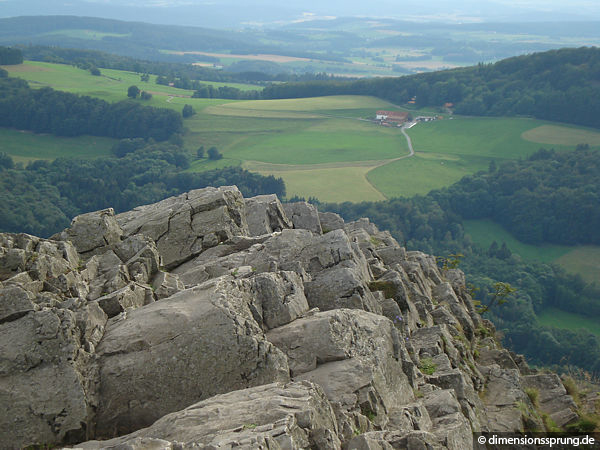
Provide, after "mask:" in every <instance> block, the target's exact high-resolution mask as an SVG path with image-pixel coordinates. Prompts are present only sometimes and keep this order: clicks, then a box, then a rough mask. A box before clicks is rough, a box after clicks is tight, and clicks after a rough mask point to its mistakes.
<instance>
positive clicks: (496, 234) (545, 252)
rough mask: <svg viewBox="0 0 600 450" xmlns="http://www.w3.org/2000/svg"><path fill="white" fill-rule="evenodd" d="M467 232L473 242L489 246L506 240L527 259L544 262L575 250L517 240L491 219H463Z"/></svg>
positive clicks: (510, 247)
mask: <svg viewBox="0 0 600 450" xmlns="http://www.w3.org/2000/svg"><path fill="white" fill-rule="evenodd" d="M463 226H464V228H465V233H467V234H469V235H470V236H471V238H472V239H473V242H475V243H477V244H479V245H481V246H482V247H483V248H488V247H489V246H490V245H491V244H492V242H494V241H496V243H497V244H498V245H502V243H503V242H506V245H507V246H508V248H509V249H510V250H511V251H512V252H513V253H517V254H518V255H519V256H521V257H522V258H523V259H525V260H529V261H534V260H535V261H541V262H543V263H552V262H555V261H556V259H557V258H560V257H561V256H564V255H566V254H568V253H569V252H571V251H573V249H574V248H575V247H570V246H567V245H553V244H545V245H539V246H538V245H531V244H525V243H523V242H521V241H519V240H517V239H516V238H515V237H514V236H513V235H512V234H510V233H509V232H508V231H506V230H505V229H504V228H503V227H502V225H499V224H497V223H496V222H494V221H492V220H489V219H481V220H465V221H463Z"/></svg>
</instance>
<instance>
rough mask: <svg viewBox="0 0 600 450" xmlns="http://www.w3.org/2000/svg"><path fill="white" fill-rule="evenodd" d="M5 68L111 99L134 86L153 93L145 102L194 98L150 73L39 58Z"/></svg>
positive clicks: (178, 103)
mask: <svg viewBox="0 0 600 450" xmlns="http://www.w3.org/2000/svg"><path fill="white" fill-rule="evenodd" d="M3 68H4V69H5V70H7V71H8V72H9V74H10V76H14V77H19V78H23V79H24V80H27V81H28V82H29V83H30V85H31V86H32V87H43V86H50V87H52V88H54V89H58V90H61V91H66V92H72V93H75V94H82V95H90V96H92V97H98V98H102V99H103V100H106V101H110V102H115V101H119V100H125V99H127V88H128V87H129V86H131V85H135V86H137V87H138V88H140V90H142V91H148V92H150V93H152V94H153V98H152V99H150V100H148V101H144V102H143V103H144V104H147V105H151V106H160V107H171V108H173V109H178V110H181V108H182V106H183V105H184V104H185V103H190V100H192V99H190V98H187V97H191V96H192V94H193V93H194V92H193V91H190V90H185V89H177V88H174V87H171V86H163V85H159V84H156V76H154V75H150V79H149V81H147V82H144V81H141V79H140V75H139V74H137V73H134V72H126V71H123V70H112V69H103V68H101V69H100V71H101V75H100V76H94V75H92V74H91V73H90V72H89V71H88V70H83V69H79V68H77V67H74V66H70V65H66V64H52V63H45V62H38V61H25V63H24V64H20V65H17V66H3ZM207 84H212V85H214V86H215V87H219V86H231V87H236V88H238V89H242V90H260V89H261V87H258V86H253V85H248V84H238V83H214V82H207ZM167 100H169V101H167ZM140 101H141V100H140ZM193 101H194V102H195V103H197V104H199V105H203V106H207V105H210V104H221V103H223V102H224V100H221V99H216V100H213V99H193Z"/></svg>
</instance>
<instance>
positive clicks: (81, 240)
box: [52, 208, 123, 255]
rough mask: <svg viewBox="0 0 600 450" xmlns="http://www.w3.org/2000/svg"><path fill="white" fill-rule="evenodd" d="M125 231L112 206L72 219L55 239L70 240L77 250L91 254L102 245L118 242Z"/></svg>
mask: <svg viewBox="0 0 600 450" xmlns="http://www.w3.org/2000/svg"><path fill="white" fill-rule="evenodd" d="M122 234H123V232H122V230H121V227H120V226H119V224H118V223H117V220H116V219H115V211H114V210H113V209H112V208H108V209H103V210H101V211H94V212H90V213H87V214H81V215H80V216H77V217H75V218H74V219H73V220H72V221H71V226H70V227H69V228H67V229H66V230H64V231H62V232H61V233H59V234H58V235H55V236H53V237H52V238H53V239H56V240H61V241H70V242H71V243H72V244H73V245H74V246H75V248H76V249H77V252H78V253H80V254H86V255H90V254H92V253H93V252H94V251H95V250H98V249H100V248H102V247H105V246H109V245H112V244H116V243H117V242H119V241H120V240H121V236H122Z"/></svg>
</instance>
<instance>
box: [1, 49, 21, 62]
mask: <svg viewBox="0 0 600 450" xmlns="http://www.w3.org/2000/svg"><path fill="white" fill-rule="evenodd" d="M15 64H23V53H22V52H21V50H19V49H18V48H11V47H3V46H0V65H15Z"/></svg>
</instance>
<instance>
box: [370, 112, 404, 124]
mask: <svg viewBox="0 0 600 450" xmlns="http://www.w3.org/2000/svg"><path fill="white" fill-rule="evenodd" d="M375 119H376V120H385V121H388V122H395V123H404V122H406V121H407V120H408V113H407V112H402V111H377V112H376V113H375Z"/></svg>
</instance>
